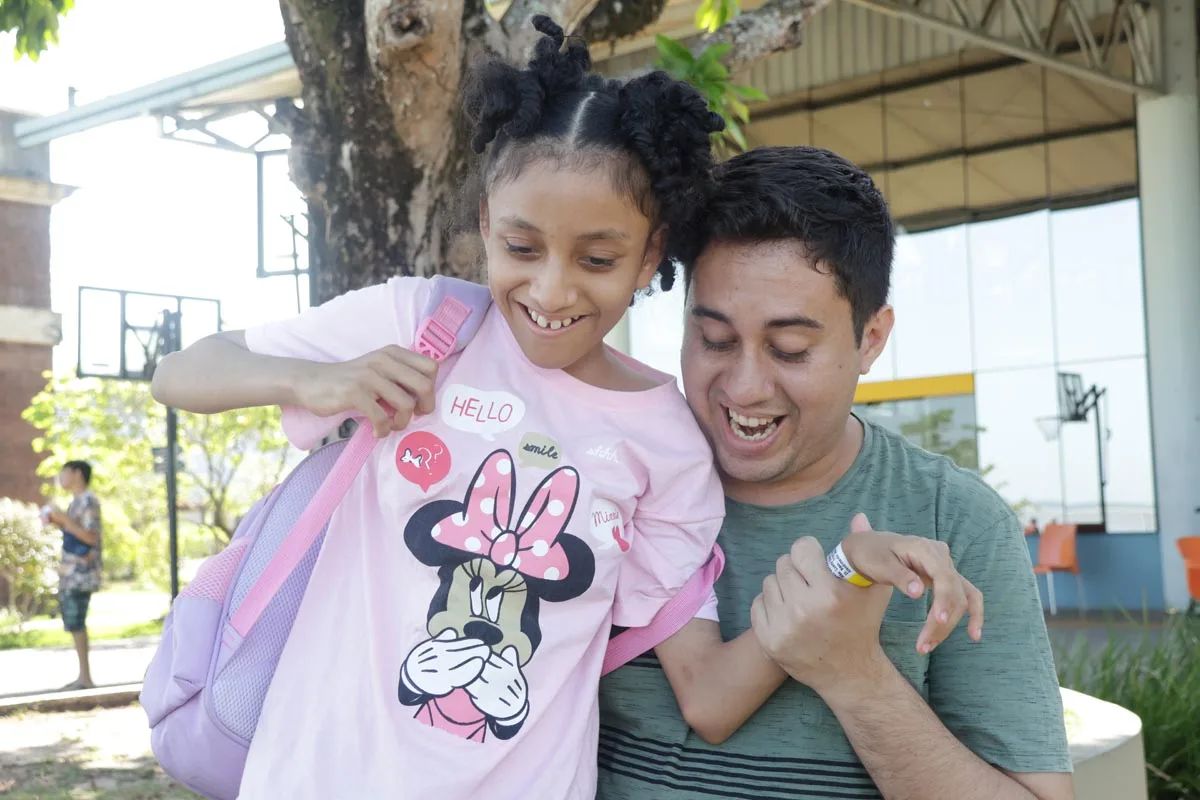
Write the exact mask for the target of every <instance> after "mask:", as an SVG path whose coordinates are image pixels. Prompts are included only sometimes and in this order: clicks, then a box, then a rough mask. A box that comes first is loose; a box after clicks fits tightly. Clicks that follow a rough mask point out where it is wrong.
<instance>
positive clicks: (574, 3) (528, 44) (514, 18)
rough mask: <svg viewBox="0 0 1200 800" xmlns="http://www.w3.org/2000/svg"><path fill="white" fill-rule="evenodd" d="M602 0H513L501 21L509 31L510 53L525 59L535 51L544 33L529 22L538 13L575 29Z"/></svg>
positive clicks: (566, 28)
mask: <svg viewBox="0 0 1200 800" xmlns="http://www.w3.org/2000/svg"><path fill="white" fill-rule="evenodd" d="M599 2H600V0H513V4H512V5H510V6H509V7H508V10H507V11H505V12H504V17H503V19H501V21H500V24H501V26H502V27H503V28H504V32H505V33H506V34H507V35H508V38H509V45H508V55H509V57H510V58H512V59H514V60H524V59H527V58H529V56H531V55H533V45H534V44H535V43H536V42H537V39H538V36H539V35H540V34H539V33H538V32H537V31H535V30H534V29H533V26H532V25H530V24H529V20H530V18H531V17H533V16H534V15H535V14H545V15H546V16H548V17H550V19H552V20H554V21H555V22H557V23H558V24H559V25H562V26H563V30H565V31H566V32H567V33H573V32H574V31H575V29H576V28H578V27H579V26H580V24H581V23H582V22H583V20H584V19H585V18H586V17H587V15H588V14H590V13H591V12H592V9H593V8H595V7H596V5H597V3H599Z"/></svg>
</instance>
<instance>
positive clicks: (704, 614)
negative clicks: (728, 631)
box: [696, 591, 721, 622]
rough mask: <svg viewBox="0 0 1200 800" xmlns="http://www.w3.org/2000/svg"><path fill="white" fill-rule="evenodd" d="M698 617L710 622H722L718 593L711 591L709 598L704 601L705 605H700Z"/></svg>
mask: <svg viewBox="0 0 1200 800" xmlns="http://www.w3.org/2000/svg"><path fill="white" fill-rule="evenodd" d="M696 619H706V620H709V621H710V622H720V621H721V617H720V615H719V614H718V613H717V593H716V591H710V592H709V593H708V599H707V600H705V601H704V605H702V606H700V610H699V611H697V612H696Z"/></svg>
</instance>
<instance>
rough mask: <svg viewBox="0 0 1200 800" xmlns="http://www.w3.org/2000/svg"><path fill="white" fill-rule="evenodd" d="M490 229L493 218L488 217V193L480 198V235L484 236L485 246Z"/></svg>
mask: <svg viewBox="0 0 1200 800" xmlns="http://www.w3.org/2000/svg"><path fill="white" fill-rule="evenodd" d="M489 230H491V220H490V219H488V204H487V195H484V196H483V197H480V198H479V235H480V236H482V237H483V243H484V245H485V246H486V245H487V239H488V231H489Z"/></svg>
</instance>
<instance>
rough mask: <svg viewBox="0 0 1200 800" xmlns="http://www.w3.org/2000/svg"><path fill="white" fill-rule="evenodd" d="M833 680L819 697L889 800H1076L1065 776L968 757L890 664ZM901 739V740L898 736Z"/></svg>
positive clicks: (881, 661) (884, 659)
mask: <svg viewBox="0 0 1200 800" xmlns="http://www.w3.org/2000/svg"><path fill="white" fill-rule="evenodd" d="M878 658H879V660H878V661H876V662H874V663H872V664H870V665H869V666H867V667H866V668H865V669H863V670H862V671H861V672H860V673H859V674H857V675H855V676H854V677H850V676H847V677H846V679H844V680H840V681H835V682H833V683H832V684H830V686H829V687H828V688H827V689H826V690H825V691H823V692H821V697H822V699H824V700H825V702H826V703H827V704H828V705H829V707H830V708H831V709H832V710H833V713H834V714H836V715H837V718H838V721H839V722H840V723H841V724H842V728H843V729H844V730H845V732H846V736H847V738H849V739H850V744H851V745H852V746H853V747H854V751H855V752H856V753H857V754H858V757H859V758H860V759H861V760H862V762H863V766H865V767H866V768H867V772H869V773H870V774H871V778H872V779H873V780H874V781H875V783H876V785H878V786H879V789H880V791H881V792H882V793H883V795H884V796H885V797H887V798H889V800H892V799H894V800H925V798H941V797H946V798H950V797H953V798H955V799H956V800H1071V798H1073V797H1074V788H1073V783H1072V780H1071V776H1070V774H1068V773H1054V772H1047V773H1020V774H1013V773H1007V772H1003V771H1001V770H999V769H996V768H995V767H993V766H992V765H990V764H988V763H987V762H985V761H984V760H983V759H981V758H980V757H979V756H977V755H975V753H973V752H971V750H969V749H968V748H967V747H966V746H965V745H964V744H963V743H962V742H960V741H959V740H958V739H956V738H955V737H954V735H953V734H951V733H950V731H949V730H947V729H946V726H945V725H943V724H942V723H941V721H940V720H939V719H938V717H937V715H936V714H934V713H933V709H931V708H930V707H929V706H928V705H927V704H926V703H925V701H924V700H923V699H922V698H921V696H920V695H919V694H917V692H916V690H914V689H913V687H912V686H911V685H910V684H909V682H908V681H907V680H906V679H905V678H904V676H903V675H901V674H900V673H899V672H898V671H897V670H896V668H895V666H894V665H893V664H892V663H891V661H889V660H888V658H887V656H885V655H884V654H883V652H882V650H880V651H879V653H878ZM901 734H902V735H901Z"/></svg>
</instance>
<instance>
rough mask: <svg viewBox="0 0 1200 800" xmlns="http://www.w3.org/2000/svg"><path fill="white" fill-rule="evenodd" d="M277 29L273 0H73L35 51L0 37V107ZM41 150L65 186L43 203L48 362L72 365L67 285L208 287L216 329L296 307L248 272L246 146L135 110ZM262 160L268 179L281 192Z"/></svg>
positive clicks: (272, 36)
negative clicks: (135, 115)
mask: <svg viewBox="0 0 1200 800" xmlns="http://www.w3.org/2000/svg"><path fill="white" fill-rule="evenodd" d="M282 38H283V25H282V22H281V20H280V16H279V5H278V2H276V0H206V2H204V3H196V2H187V1H186V0H104V1H103V2H95V1H94V0H83V2H80V3H78V4H77V5H76V8H75V10H74V11H72V12H71V13H70V14H69V15H68V16H67V17H66V18H65V19H64V20H63V21H62V26H61V29H60V37H59V39H60V44H59V45H58V46H57V47H55V48H53V49H52V50H51V51H50V52H47V53H45V54H43V56H42V57H41V59H40V60H39V61H37V62H36V63H34V62H31V61H29V60H28V59H23V60H21V61H14V60H13V59H12V57H11V56H10V55H8V54H9V53H11V52H12V43H13V39H12V36H11V35H0V108H6V109H10V110H15V111H20V112H26V113H31V114H53V113H58V112H61V111H64V110H66V109H67V103H68V87H74V88H75V90H76V92H77V94H76V102H77V103H79V104H82V103H87V102H90V101H94V100H97V99H99V98H103V97H106V96H110V95H113V94H116V93H120V92H123V91H127V90H130V89H134V88H137V87H139V86H143V85H145V84H148V83H152V82H154V81H157V80H161V79H163V78H166V77H170V76H172V75H176V74H179V73H181V72H186V71H188V70H192V69H196V68H199V67H203V66H205V65H207V64H210V63H212V62H214V61H219V60H221V59H224V58H230V57H232V56H236V55H239V54H241V53H245V52H248V51H250V50H254V49H257V48H260V47H263V46H265V45H268V44H272V43H274V42H277V41H280V40H281V39H282ZM50 158H51V174H52V178H53V180H54V181H55V182H57V183H62V184H66V185H69V186H73V187H76V189H75V191H74V192H73V194H72V195H71V196H70V197H68V198H67V199H66V200H64V201H63V202H61V203H60V204H58V205H57V206H56V207H55V208H54V211H53V213H52V215H51V253H52V254H51V282H52V304H53V308H54V310H55V311H57V312H59V313H60V314H62V315H63V344H61V345H60V346H59V347H58V348H56V350H55V370H56V371H60V372H69V371H71V370H72V369H74V366H75V360H76V359H75V352H76V341H77V334H76V332H77V327H78V326H77V322H78V317H77V315H78V311H77V305H78V304H77V297H78V290H79V287H80V286H81V285H83V286H99V287H109V288H121V289H130V290H136V291H145V292H161V293H167V294H184V295H190V296H196V297H211V298H217V299H220V300H221V301H222V309H221V311H222V317H223V318H224V322H225V327H227V328H237V327H244V326H246V325H249V324H253V323H255V322H260V321H266V320H268V319H275V318H279V317H283V316H287V315H289V314H294V313H296V289H295V284H294V282H293V281H292V280H291V279H290V278H286V277H275V278H267V279H258V278H256V277H255V269H256V266H257V237H256V212H255V161H254V158H253V157H252V156H250V155H246V154H240V153H231V152H225V151H220V150H217V149H215V148H210V147H205V146H201V145H196V144H190V143H185V142H177V141H171V140H167V139H163V138H161V137H160V136H159V134H158V123H157V121H156V120H155V119H152V118H141V119H134V120H129V121H126V122H121V123H115V124H111V125H106V126H103V127H100V128H97V129H93V130H90V131H86V132H83V133H79V134H74V135H72V136H68V137H65V138H63V139H59V140H56V141H55V142H53V143H52V144H51V147H50ZM273 172H274V175H275V178H274V184H273V185H272V186H270V187H268V188H269V190H273V191H275V192H277V193H286V192H287V191H288V190H289V188H290V185H289V184H287V182H286V178H285V177H283V175H284V173H283V171H281V170H278V169H277V170H274V171H273ZM280 184H282V185H280ZM304 291H305V293H306V292H307V290H304ZM109 330H112V332H111V333H108V331H109ZM93 333H95V335H103V336H108V337H111V338H113V339H115V337H116V336H117V333H116V331H115V329H110V328H108V326H105V329H104V331H96V332H93V331H90V330H89V335H92V334H93Z"/></svg>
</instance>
